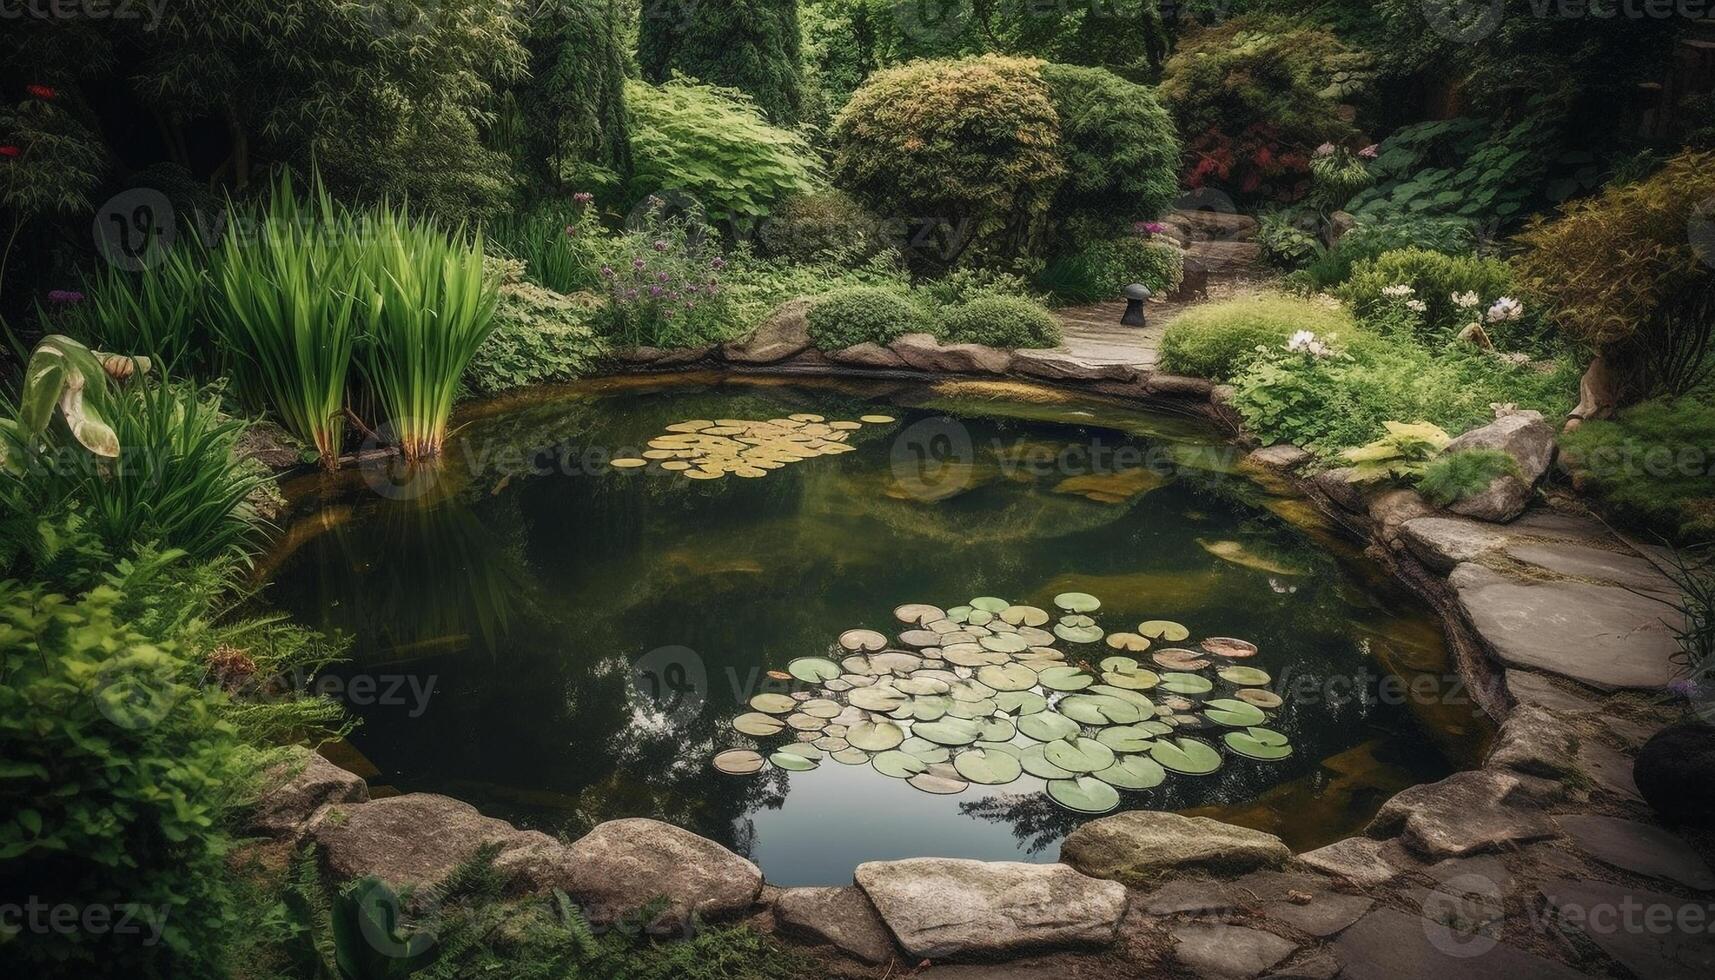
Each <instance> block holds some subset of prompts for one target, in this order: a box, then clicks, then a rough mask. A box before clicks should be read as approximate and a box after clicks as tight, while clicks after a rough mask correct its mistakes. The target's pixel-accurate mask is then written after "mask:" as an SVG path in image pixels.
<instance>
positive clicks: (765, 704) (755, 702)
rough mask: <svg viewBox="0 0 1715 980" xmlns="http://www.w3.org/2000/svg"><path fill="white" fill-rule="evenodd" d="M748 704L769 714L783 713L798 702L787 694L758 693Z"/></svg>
mask: <svg viewBox="0 0 1715 980" xmlns="http://www.w3.org/2000/svg"><path fill="white" fill-rule="evenodd" d="M750 706H751V707H752V708H755V709H756V710H757V711H761V712H764V713H766V714H771V715H783V714H786V713H787V712H789V711H793V710H795V709H796V708H797V707H798V702H797V701H794V700H793V699H792V696H791V695H789V694H773V693H768V694H758V695H757V696H756V697H753V698H751V699H750Z"/></svg>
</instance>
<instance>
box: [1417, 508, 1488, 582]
mask: <svg viewBox="0 0 1715 980" xmlns="http://www.w3.org/2000/svg"><path fill="white" fill-rule="evenodd" d="M1399 534H1400V537H1401V538H1402V539H1403V540H1404V541H1405V544H1406V547H1408V548H1410V549H1411V553H1412V554H1414V555H1416V556H1417V558H1418V560H1419V561H1421V562H1423V563H1424V564H1425V565H1428V566H1429V567H1430V568H1432V569H1434V570H1435V571H1437V572H1440V573H1442V574H1443V575H1445V574H1446V573H1448V572H1450V571H1452V570H1453V568H1454V566H1456V565H1458V564H1460V563H1461V562H1468V561H1476V560H1477V559H1478V558H1480V557H1482V555H1483V554H1484V553H1485V552H1488V551H1492V550H1494V549H1496V548H1499V547H1501V546H1502V545H1503V544H1505V543H1506V542H1507V539H1508V535H1507V532H1506V531H1505V530H1504V529H1503V528H1502V527H1501V525H1498V524H1490V523H1489V522H1488V521H1474V520H1471V519H1470V518H1466V517H1418V518H1415V519H1413V520H1409V521H1406V522H1405V523H1404V524H1401V525H1400V528H1399Z"/></svg>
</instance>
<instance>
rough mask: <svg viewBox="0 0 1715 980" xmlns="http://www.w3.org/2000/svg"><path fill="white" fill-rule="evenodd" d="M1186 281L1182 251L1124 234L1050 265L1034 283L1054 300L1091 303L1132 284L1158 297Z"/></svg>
mask: <svg viewBox="0 0 1715 980" xmlns="http://www.w3.org/2000/svg"><path fill="white" fill-rule="evenodd" d="M1184 277H1185V252H1184V251H1183V250H1182V249H1180V247H1179V246H1178V245H1175V244H1174V243H1173V242H1171V241H1168V240H1167V239H1165V238H1141V237H1139V236H1136V235H1128V236H1125V237H1123V238H1114V239H1109V240H1107V241H1100V242H1096V243H1094V244H1091V245H1087V246H1085V247H1084V248H1083V249H1081V250H1079V251H1077V252H1074V253H1072V254H1071V255H1066V256H1062V257H1060V258H1058V259H1056V260H1054V261H1053V262H1050V263H1049V264H1048V266H1047V267H1046V268H1044V269H1043V270H1042V274H1041V276H1039V277H1038V281H1039V282H1040V283H1041V284H1042V287H1043V288H1044V289H1046V290H1048V292H1049V293H1051V294H1053V295H1054V296H1055V297H1056V298H1057V299H1061V300H1064V301H1066V302H1071V303H1092V302H1096V301H1097V300H1104V299H1112V298H1113V297H1115V296H1117V295H1119V293H1120V290H1121V289H1123V288H1125V287H1126V286H1127V285H1129V284H1131V283H1134V282H1136V283H1142V284H1143V285H1145V286H1148V287H1149V289H1150V291H1151V292H1153V293H1154V294H1155V295H1157V296H1163V295H1166V294H1167V293H1171V292H1173V291H1174V290H1176V289H1178V288H1179V284H1180V282H1182V281H1183V280H1184Z"/></svg>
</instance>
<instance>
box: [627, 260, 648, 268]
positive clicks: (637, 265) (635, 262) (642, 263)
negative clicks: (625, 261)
mask: <svg viewBox="0 0 1715 980" xmlns="http://www.w3.org/2000/svg"><path fill="white" fill-rule="evenodd" d="M648 264H649V263H647V262H645V261H643V260H642V259H640V258H638V259H632V260H631V267H632V268H633V269H642V268H643V267H644V266H645V265H648Z"/></svg>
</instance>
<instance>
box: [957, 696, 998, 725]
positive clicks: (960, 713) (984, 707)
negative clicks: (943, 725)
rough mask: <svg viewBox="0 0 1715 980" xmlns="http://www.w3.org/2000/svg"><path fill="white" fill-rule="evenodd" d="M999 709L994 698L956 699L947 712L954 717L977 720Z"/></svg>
mask: <svg viewBox="0 0 1715 980" xmlns="http://www.w3.org/2000/svg"><path fill="white" fill-rule="evenodd" d="M997 710H999V708H998V706H997V705H996V704H995V703H994V699H993V698H983V699H982V700H981V701H958V700H955V701H954V702H953V704H952V706H951V707H949V708H948V709H947V714H949V715H951V716H953V717H954V718H964V719H967V720H975V719H977V718H987V717H988V716H989V715H992V714H994V713H995V712H996V711H997Z"/></svg>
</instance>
